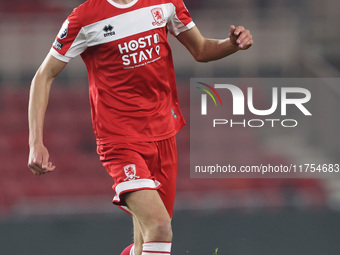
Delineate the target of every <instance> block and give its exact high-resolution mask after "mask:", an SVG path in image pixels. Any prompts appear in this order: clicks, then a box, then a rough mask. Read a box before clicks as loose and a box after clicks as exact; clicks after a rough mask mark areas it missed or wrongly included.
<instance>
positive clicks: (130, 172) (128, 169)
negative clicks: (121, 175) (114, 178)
mask: <svg viewBox="0 0 340 255" xmlns="http://www.w3.org/2000/svg"><path fill="white" fill-rule="evenodd" d="M124 172H125V175H126V178H125V179H124V181H132V180H135V179H139V178H140V177H139V176H136V165H135V164H131V165H127V166H124Z"/></svg>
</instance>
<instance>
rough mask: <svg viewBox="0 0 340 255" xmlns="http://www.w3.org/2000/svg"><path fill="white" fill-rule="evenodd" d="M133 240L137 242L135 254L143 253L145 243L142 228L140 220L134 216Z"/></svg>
mask: <svg viewBox="0 0 340 255" xmlns="http://www.w3.org/2000/svg"><path fill="white" fill-rule="evenodd" d="M132 219H133V240H134V243H135V246H134V248H135V254H136V255H137V254H142V245H143V243H144V239H143V235H142V231H141V228H140V226H139V222H138V220H137V219H136V218H135V217H134V216H133V217H132Z"/></svg>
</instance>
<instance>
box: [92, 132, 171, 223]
mask: <svg viewBox="0 0 340 255" xmlns="http://www.w3.org/2000/svg"><path fill="white" fill-rule="evenodd" d="M97 151H98V154H99V156H100V160H101V162H102V163H103V165H104V167H105V169H106V171H107V172H108V173H109V174H110V176H111V177H112V178H113V180H114V182H115V184H114V185H113V186H112V188H113V190H114V191H115V193H116V194H115V196H114V198H113V201H112V202H113V203H114V204H116V205H118V206H119V207H121V208H122V209H123V210H125V211H127V212H129V209H128V208H127V206H126V204H125V201H124V199H122V195H123V194H124V193H127V192H131V191H137V190H145V189H152V190H157V191H158V193H159V195H160V197H161V199H162V201H163V203H164V205H165V207H166V209H167V210H168V213H169V215H170V217H171V218H172V212H173V208H174V202H175V192H176V176H177V150H176V137H171V138H169V139H166V140H162V141H155V142H139V143H126V144H104V145H99V146H98V148H97Z"/></svg>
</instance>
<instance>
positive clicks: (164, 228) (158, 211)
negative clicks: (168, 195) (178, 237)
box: [125, 190, 172, 255]
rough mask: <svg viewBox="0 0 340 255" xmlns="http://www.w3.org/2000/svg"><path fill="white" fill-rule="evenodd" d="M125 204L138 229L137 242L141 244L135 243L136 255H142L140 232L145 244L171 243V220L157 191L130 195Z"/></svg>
mask: <svg viewBox="0 0 340 255" xmlns="http://www.w3.org/2000/svg"><path fill="white" fill-rule="evenodd" d="M125 202H126V204H127V206H128V208H129V209H130V210H131V212H132V214H133V216H134V218H135V227H137V228H136V229H135V230H136V237H137V240H136V241H137V242H139V243H138V245H137V244H136V243H135V252H136V255H141V254H142V246H141V245H140V243H141V242H140V241H141V239H140V234H138V232H139V233H141V235H142V241H143V243H144V244H145V243H149V242H151V243H152V242H164V243H167V242H168V243H169V242H171V240H172V229H171V219H170V216H169V214H168V212H167V210H166V208H165V206H164V204H163V202H162V199H161V198H160V196H159V194H158V192H157V191H156V190H140V191H135V192H131V193H128V194H127V195H126V197H125ZM136 223H138V224H136ZM138 227H139V229H138ZM138 230H139V231H138Z"/></svg>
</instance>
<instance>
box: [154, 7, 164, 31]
mask: <svg viewBox="0 0 340 255" xmlns="http://www.w3.org/2000/svg"><path fill="white" fill-rule="evenodd" d="M151 13H152V16H153V19H154V20H155V22H152V25H153V26H160V25H162V24H164V23H165V18H164V13H163V10H162V8H160V7H157V8H153V9H152V10H151Z"/></svg>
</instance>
